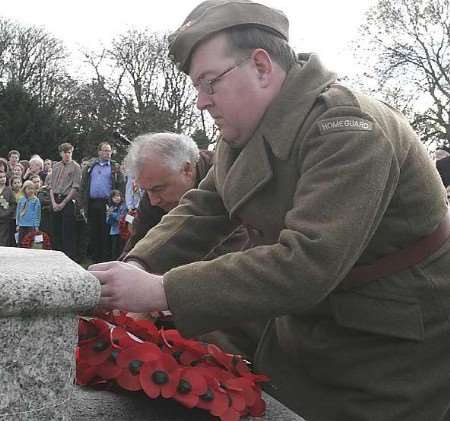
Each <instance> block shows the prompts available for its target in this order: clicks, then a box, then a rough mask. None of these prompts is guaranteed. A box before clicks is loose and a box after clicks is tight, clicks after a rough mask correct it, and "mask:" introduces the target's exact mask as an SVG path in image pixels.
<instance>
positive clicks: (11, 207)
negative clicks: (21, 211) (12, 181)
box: [0, 171, 16, 247]
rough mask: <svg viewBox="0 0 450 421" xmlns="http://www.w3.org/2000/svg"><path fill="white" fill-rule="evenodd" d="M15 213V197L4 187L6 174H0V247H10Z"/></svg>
mask: <svg viewBox="0 0 450 421" xmlns="http://www.w3.org/2000/svg"><path fill="white" fill-rule="evenodd" d="M15 211H16V197H15V196H14V193H13V191H12V190H11V188H10V187H8V186H7V185H6V172H4V171H2V172H0V246H3V247H7V246H10V245H11V236H12V234H13V233H12V232H11V219H14V215H15Z"/></svg>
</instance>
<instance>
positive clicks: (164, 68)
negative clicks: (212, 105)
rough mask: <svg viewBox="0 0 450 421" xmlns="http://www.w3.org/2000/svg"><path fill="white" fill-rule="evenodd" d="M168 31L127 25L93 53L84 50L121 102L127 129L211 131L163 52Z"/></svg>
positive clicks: (191, 93)
mask: <svg viewBox="0 0 450 421" xmlns="http://www.w3.org/2000/svg"><path fill="white" fill-rule="evenodd" d="M167 46H168V43H167V37H166V36H165V35H163V34H158V33H154V32H151V31H149V30H141V31H139V30H136V29H132V30H129V31H127V32H125V33H124V34H121V35H119V36H118V37H116V38H114V39H113V41H112V43H111V47H110V48H107V49H104V50H103V52H102V53H100V54H97V55H95V54H94V55H92V54H91V55H89V57H88V56H87V55H86V54H85V56H86V58H87V60H86V62H87V63H88V64H89V66H90V67H91V69H92V70H94V72H95V74H96V77H97V78H98V77H99V76H100V75H101V76H102V77H103V78H104V80H105V86H106V85H107V86H108V89H109V90H110V92H111V93H114V95H115V96H116V97H117V98H119V99H120V101H121V103H122V106H123V108H122V112H123V116H122V124H121V126H122V128H123V129H124V130H125V131H127V132H128V134H129V135H135V134H138V133H140V132H142V131H146V130H149V131H150V130H175V131H178V132H181V131H183V132H185V133H189V134H193V133H197V132H199V131H201V132H203V133H206V134H207V137H209V136H211V137H210V140H211V139H212V138H213V136H214V135H215V132H214V129H213V126H212V124H211V123H210V122H206V123H205V122H204V120H202V118H201V115H200V112H199V111H198V110H197V109H196V106H195V102H196V93H195V89H194V88H193V86H192V84H191V82H190V80H189V78H188V77H187V76H186V75H185V74H183V73H181V72H179V71H178V70H177V69H176V67H175V65H174V64H173V63H172V62H171V61H170V60H169V58H168V56H167Z"/></svg>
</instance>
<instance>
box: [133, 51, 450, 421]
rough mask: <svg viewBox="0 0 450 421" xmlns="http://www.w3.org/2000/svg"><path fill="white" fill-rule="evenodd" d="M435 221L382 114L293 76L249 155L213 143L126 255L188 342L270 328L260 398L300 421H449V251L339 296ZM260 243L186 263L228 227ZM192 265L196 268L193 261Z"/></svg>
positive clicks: (317, 70)
mask: <svg viewBox="0 0 450 421" xmlns="http://www.w3.org/2000/svg"><path fill="white" fill-rule="evenodd" d="M446 213H447V203H446V195H445V190H444V188H443V186H442V183H441V180H440V178H439V175H438V173H437V171H436V169H435V167H434V164H433V162H432V161H431V160H430V159H429V157H428V155H427V152H426V150H425V149H424V147H423V145H422V144H421V143H420V141H419V140H418V138H417V136H416V135H415V134H414V132H413V131H412V129H411V128H410V126H409V124H408V123H407V121H406V120H405V119H404V118H403V117H402V116H401V115H400V114H399V113H397V112H396V111H395V110H393V109H391V108H389V107H388V106H386V105H384V104H382V103H379V102H377V101H375V100H373V99H370V98H367V97H365V96H362V95H359V94H355V93H353V92H351V91H350V90H348V89H346V88H344V87H342V86H340V85H337V84H335V76H334V75H333V74H331V73H329V72H328V71H327V70H325V69H324V68H323V67H322V65H321V64H320V62H319V61H318V59H317V58H316V57H314V56H312V57H311V58H310V59H309V60H308V62H307V63H306V64H305V65H304V66H303V67H302V68H300V67H299V66H297V67H295V68H294V69H292V70H291V71H290V72H289V74H288V77H287V80H286V81H285V83H284V86H283V89H282V91H281V93H280V95H279V96H278V97H277V98H276V99H275V100H274V101H273V103H272V104H271V106H270V108H269V109H268V111H267V112H266V114H265V116H264V118H263V120H262V121H261V122H260V124H259V126H258V127H257V129H256V131H255V133H254V134H253V136H252V137H251V139H250V140H249V141H248V143H247V144H246V146H245V147H244V148H243V149H242V150H241V151H237V150H235V149H231V148H230V147H229V146H228V145H227V144H226V143H224V142H221V143H219V145H218V148H217V152H216V163H215V166H214V167H213V169H212V170H211V171H210V173H209V175H208V177H207V178H206V179H205V180H204V181H203V182H202V183H201V184H200V186H199V189H198V190H192V191H190V192H189V193H188V194H187V195H186V196H185V197H184V199H183V201H182V203H181V204H180V206H178V207H177V208H175V209H174V210H172V211H171V212H170V213H169V214H168V215H166V216H165V217H164V218H163V220H162V222H161V224H159V225H158V226H157V227H155V228H154V229H153V230H152V231H150V233H149V235H148V236H147V237H146V239H145V241H144V240H143V241H141V242H140V243H139V244H138V245H137V246H136V247H135V248H134V249H133V250H132V251H131V253H130V258H134V259H137V260H140V261H141V262H143V263H145V264H146V265H147V266H148V268H150V269H151V270H153V271H154V272H159V273H164V272H165V275H164V288H165V292H166V295H167V299H168V303H169V307H170V309H171V310H172V312H173V313H174V316H175V321H176V325H177V327H178V328H179V329H180V330H181V332H182V333H184V334H185V335H188V336H192V335H198V334H201V333H204V332H208V331H210V330H213V329H217V328H221V327H226V326H231V325H234V324H238V323H240V322H242V321H244V320H255V319H258V318H260V319H261V318H262V319H264V318H265V319H271V321H270V322H269V323H268V324H267V326H266V329H265V332H264V335H263V336H262V338H261V340H260V342H259V346H258V349H257V352H256V355H255V363H256V368H257V369H258V370H260V371H262V372H265V373H267V374H268V375H269V376H270V377H271V385H270V387H269V388H268V391H269V392H270V393H271V394H273V395H274V396H276V397H277V398H278V399H279V400H281V401H282V402H284V403H285V404H287V405H288V406H290V407H291V408H293V409H294V410H295V411H297V412H298V413H299V414H301V415H302V416H304V417H305V418H306V419H307V420H308V421H349V420H358V421H369V420H370V421H374V420H380V421H381V420H383V421H398V420H408V421H412V420H414V421H423V420H427V421H438V420H441V421H442V420H449V419H450V415H449V407H450V352H449V350H450V323H449V317H450V277H449V273H450V240H448V241H447V242H446V243H445V244H444V246H442V247H441V249H440V250H438V251H437V252H435V253H433V254H432V255H431V256H429V257H428V258H426V259H425V260H424V261H422V262H421V263H420V264H417V265H416V266H413V267H411V268H409V269H407V270H404V271H402V272H400V273H398V274H395V275H390V276H386V277H384V278H380V279H377V280H375V281H372V282H370V283H368V284H366V285H364V286H361V287H359V288H354V289H352V290H348V291H343V290H341V289H340V288H339V285H340V283H341V282H342V280H343V279H345V277H346V276H347V274H348V273H349V271H350V270H351V269H352V267H353V266H354V265H359V264H369V263H372V262H374V261H375V260H376V259H377V258H379V257H380V256H382V255H385V254H387V253H391V252H394V251H396V250H399V249H401V248H403V247H406V246H408V245H409V244H411V243H412V242H414V241H415V240H417V239H418V238H420V237H422V236H424V235H427V234H429V233H431V232H432V231H433V230H435V228H436V227H437V226H438V224H439V223H440V222H441V220H442V219H443V218H444V216H445V215H446ZM241 222H243V223H245V224H247V225H248V226H250V227H252V232H253V234H254V235H253V241H255V242H256V244H258V245H257V246H255V247H253V248H251V249H249V250H246V251H243V252H237V253H230V254H227V255H225V256H222V257H220V258H218V259H215V260H212V261H208V262H198V261H197V262H195V261H196V260H198V259H200V258H201V256H202V254H203V253H204V251H205V249H208V248H209V247H210V246H211V243H212V242H213V241H214V240H213V239H216V240H217V239H218V238H221V237H222V236H224V235H226V234H227V233H228V232H230V230H232V229H233V227H234V226H235V225H236V224H238V223H241ZM191 262H195V263H191Z"/></svg>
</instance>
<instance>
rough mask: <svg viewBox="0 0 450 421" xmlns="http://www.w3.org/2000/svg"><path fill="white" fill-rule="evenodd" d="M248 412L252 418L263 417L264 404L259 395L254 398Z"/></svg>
mask: <svg viewBox="0 0 450 421" xmlns="http://www.w3.org/2000/svg"><path fill="white" fill-rule="evenodd" d="M248 412H249V414H250V415H251V416H252V417H262V416H264V414H265V412H266V403H265V402H264V400H263V399H262V398H261V395H260V394H259V395H258V397H257V398H256V401H255V403H254V404H253V405H252V406H251V407H250V408H249V409H248Z"/></svg>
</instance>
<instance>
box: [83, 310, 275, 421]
mask: <svg viewBox="0 0 450 421" xmlns="http://www.w3.org/2000/svg"><path fill="white" fill-rule="evenodd" d="M76 363H77V364H76V365H77V368H76V382H77V384H78V385H81V386H86V385H99V384H111V383H115V384H116V385H118V386H120V387H121V388H123V389H126V390H129V391H143V392H144V393H145V394H146V395H147V396H148V397H149V398H152V399H156V398H158V397H162V398H166V399H169V398H171V399H175V400H176V401H178V402H180V403H181V404H182V405H184V406H186V407H188V408H194V407H196V408H202V409H204V410H207V411H209V412H210V414H211V415H213V416H216V417H219V419H220V420H221V421H238V420H240V418H241V417H242V416H246V415H251V416H254V417H258V416H263V415H264V412H265V408H266V404H265V402H264V400H263V399H262V398H261V386H260V384H261V383H263V382H266V381H268V378H267V377H266V376H264V375H261V374H254V373H253V372H252V371H251V370H250V368H249V363H248V362H247V361H245V360H244V359H243V358H242V357H241V356H239V355H232V354H227V353H225V352H223V351H222V350H221V349H220V348H219V347H217V346H216V345H212V344H206V343H203V342H199V341H196V340H191V339H186V338H183V337H182V336H181V334H180V333H179V332H178V331H177V330H175V329H164V328H161V329H158V328H157V327H156V326H155V325H154V323H153V322H152V321H150V320H141V319H133V318H132V317H129V316H128V315H127V313H123V312H114V313H105V314H102V315H98V317H96V318H84V317H83V318H80V320H79V325H78V347H77V349H76Z"/></svg>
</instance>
